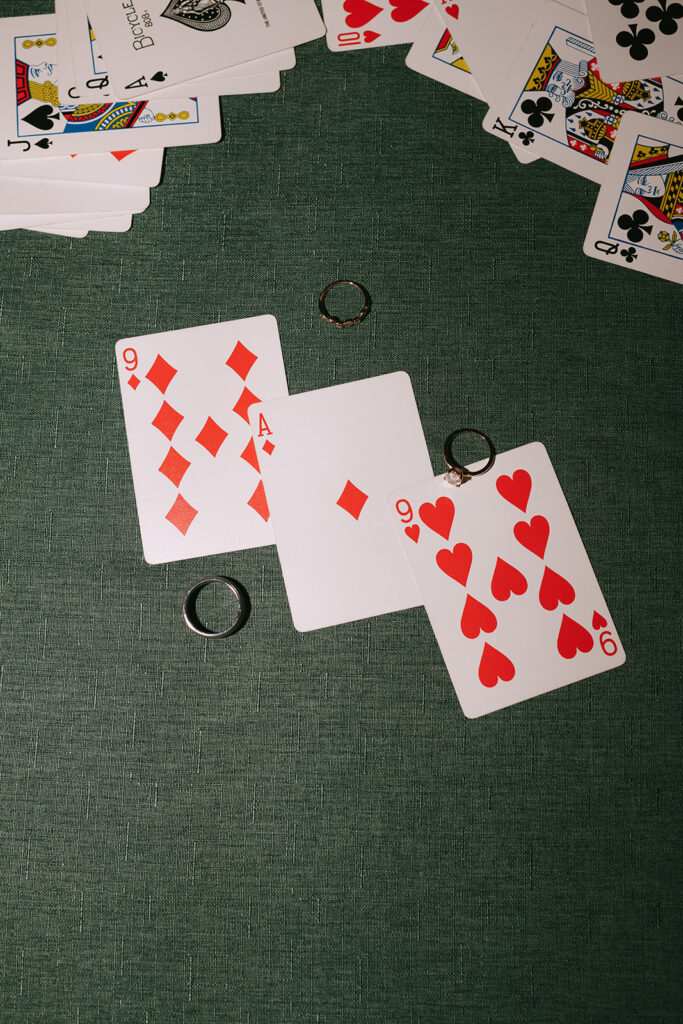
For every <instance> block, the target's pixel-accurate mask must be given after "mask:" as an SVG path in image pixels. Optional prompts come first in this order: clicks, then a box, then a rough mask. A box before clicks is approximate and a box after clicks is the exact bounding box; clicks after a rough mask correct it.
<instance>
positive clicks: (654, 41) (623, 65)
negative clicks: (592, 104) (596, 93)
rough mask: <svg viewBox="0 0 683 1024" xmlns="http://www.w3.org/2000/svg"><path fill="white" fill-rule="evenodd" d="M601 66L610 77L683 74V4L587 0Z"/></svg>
mask: <svg viewBox="0 0 683 1024" xmlns="http://www.w3.org/2000/svg"><path fill="white" fill-rule="evenodd" d="M586 5H587V8H588V17H589V20H590V25H591V31H592V38H593V39H594V40H595V46H596V49H597V53H598V59H599V61H600V70H601V71H602V73H603V75H604V76H605V78H607V79H609V81H611V82H614V81H621V80H623V79H627V78H645V77H646V76H647V77H649V76H657V77H660V78H661V76H662V75H674V77H677V78H681V77H683V4H681V3H677V2H676V0H586Z"/></svg>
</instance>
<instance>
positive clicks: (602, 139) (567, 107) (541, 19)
mask: <svg viewBox="0 0 683 1024" xmlns="http://www.w3.org/2000/svg"><path fill="white" fill-rule="evenodd" d="M588 33H589V26H588V19H587V18H586V17H585V15H583V14H580V13H578V12H577V11H572V10H570V9H569V8H567V7H563V6H562V5H560V4H557V3H553V2H551V3H547V4H546V5H545V7H544V8H543V10H542V11H541V12H540V14H539V15H538V17H537V19H536V20H535V22H534V24H533V27H532V29H531V32H530V33H529V35H528V36H527V38H526V40H525V42H524V45H523V46H522V49H521V50H520V52H519V54H518V55H517V57H516V58H515V61H514V63H513V65H512V67H511V69H510V72H509V74H508V76H507V78H506V80H505V83H504V85H503V88H502V89H501V91H500V93H499V94H498V96H497V97H496V99H495V100H494V101H493V103H492V105H491V108H490V110H489V112H488V114H487V116H486V118H485V120H484V127H485V128H486V130H487V131H489V132H491V133H492V134H493V135H498V136H499V137H500V138H505V139H507V140H508V141H510V140H512V139H514V140H515V142H517V143H520V142H521V143H522V144H523V145H527V146H529V148H530V149H531V150H532V152H534V153H537V154H539V155H541V156H544V157H546V158H547V159H548V160H552V161H553V162H554V163H557V164H560V166H562V167H566V168H567V169H568V170H571V171H574V172H575V173H577V174H582V175H583V176H584V177H586V178H590V179H592V180H593V181H598V182H600V181H602V180H603V178H604V176H605V171H606V166H607V161H608V160H609V155H610V152H611V150H612V147H613V145H614V141H615V138H616V135H617V130H618V128H619V123H620V121H621V118H622V116H623V115H624V113H625V112H626V111H628V110H635V111H640V112H642V113H647V114H650V115H651V116H652V117H653V118H657V119H668V120H675V121H679V122H681V123H683V102H681V100H680V96H681V94H682V91H683V80H678V79H674V78H664V79H659V78H648V79H645V80H643V81H637V82H619V83H610V82H606V81H605V80H604V79H603V78H602V76H601V74H600V70H599V68H598V64H597V61H596V58H595V48H594V46H593V42H592V41H591V39H590V37H589V34H588Z"/></svg>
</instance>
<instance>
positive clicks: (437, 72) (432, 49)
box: [406, 8, 484, 100]
mask: <svg viewBox="0 0 683 1024" xmlns="http://www.w3.org/2000/svg"><path fill="white" fill-rule="evenodd" d="M406 65H407V66H408V67H409V68H410V69H411V71H417V72H418V74H420V75H426V76H427V78H433V79H435V81H437V82H441V83H442V85H447V86H449V87H450V88H451V89H457V90H458V92H464V93H466V94H467V95H468V96H474V98H475V99H478V100H482V99H483V98H484V94H483V93H482V91H481V89H480V88H479V86H478V85H477V83H476V81H475V80H474V76H473V74H472V72H471V70H470V66H469V64H468V63H467V60H466V58H465V55H464V53H463V52H462V50H461V49H460V47H459V46H458V44H457V42H456V41H455V39H454V38H453V36H452V35H451V33H450V32H449V31H448V29H446V28H444V25H443V22H442V20H441V18H440V17H439V12H438V11H436V10H435V9H434V8H430V9H429V10H428V11H427V12H426V14H425V17H424V20H423V22H422V28H421V30H420V33H419V35H418V37H417V39H416V40H415V42H414V43H413V45H412V46H411V47H410V49H409V50H408V55H407V57H406Z"/></svg>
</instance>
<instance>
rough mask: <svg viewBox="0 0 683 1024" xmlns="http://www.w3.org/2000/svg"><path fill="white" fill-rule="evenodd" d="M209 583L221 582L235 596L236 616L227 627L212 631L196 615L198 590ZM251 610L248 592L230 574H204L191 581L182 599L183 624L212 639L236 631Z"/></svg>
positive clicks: (229, 634) (194, 631)
mask: <svg viewBox="0 0 683 1024" xmlns="http://www.w3.org/2000/svg"><path fill="white" fill-rule="evenodd" d="M209 583H221V584H223V586H225V587H227V588H228V590H231V591H232V593H233V594H234V595H235V597H236V598H237V616H236V618H235V620H234V622H233V623H232V625H230V626H228V628H227V629H221V630H219V631H218V632H216V633H214V632H212V631H211V630H210V629H207V628H206V626H205V625H204V624H203V623H202V622H200V620H199V617H198V615H197V596H198V595H199V592H200V591H201V590H203V589H204V587H206V586H208V585H209ZM250 611H251V602H250V600H249V594H248V593H247V592H246V590H245V589H244V587H243V586H242V584H241V583H238V582H237V580H233V579H231V577H230V576H205V577H204V578H203V579H201V580H197V582H196V583H193V584H192V586H191V587H190V589H189V590H188V592H187V593H186V594H185V597H184V599H183V618H184V619H185V625H186V626H187V627H188V628H189V629H191V630H192V632H193V633H198V634H199V636H205V637H209V638H210V639H212V640H218V639H219V638H220V637H224V636H232V635H233V633H237V632H238V630H240V629H241V628H242V626H243V625H244V624H245V622H246V621H247V619H248V618H249V612H250Z"/></svg>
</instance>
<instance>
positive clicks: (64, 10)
mask: <svg viewBox="0 0 683 1024" xmlns="http://www.w3.org/2000/svg"><path fill="white" fill-rule="evenodd" d="M55 14H56V15H57V39H58V40H59V46H60V53H61V48H62V36H61V33H62V32H63V31H66V32H67V39H68V51H69V57H70V59H71V69H72V74H71V77H72V78H73V82H72V84H71V85H70V86H69V87H68V88H65V86H66V79H64V87H63V83H62V79H63V77H64V76H63V75H62V71H61V67H60V69H59V87H60V96H61V97H62V102H63V103H85V102H87V101H88V100H95V101H97V102H99V103H102V102H103V101H104V100H107V99H111V98H112V97H113V95H114V92H113V89H112V87H111V83H110V81H109V75H108V74H107V68H106V65H105V63H104V58H103V57H102V51H101V48H100V47H99V46H98V44H97V40H96V39H95V33H94V32H93V30H92V26H91V24H90V21H89V20H88V15H87V13H86V10H85V4H84V3H83V0H55ZM60 60H61V58H60Z"/></svg>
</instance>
